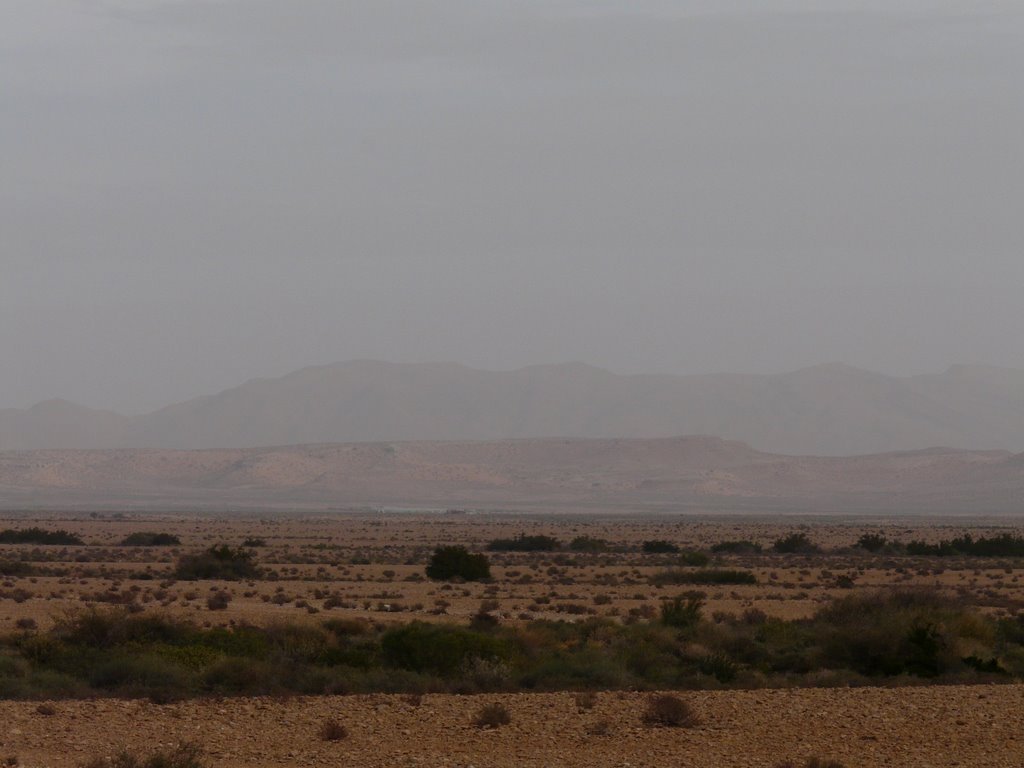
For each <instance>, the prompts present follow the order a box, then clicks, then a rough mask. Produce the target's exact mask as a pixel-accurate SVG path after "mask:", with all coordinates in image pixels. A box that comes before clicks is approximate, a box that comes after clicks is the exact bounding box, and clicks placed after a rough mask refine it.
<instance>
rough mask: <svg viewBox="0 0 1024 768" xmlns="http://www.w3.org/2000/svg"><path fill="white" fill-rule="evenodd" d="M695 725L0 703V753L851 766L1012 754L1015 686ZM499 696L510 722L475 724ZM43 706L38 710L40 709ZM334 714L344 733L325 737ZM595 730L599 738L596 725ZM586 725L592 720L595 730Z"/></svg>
mask: <svg viewBox="0 0 1024 768" xmlns="http://www.w3.org/2000/svg"><path fill="white" fill-rule="evenodd" d="M684 696H685V698H686V699H687V700H688V701H689V702H691V703H692V705H693V706H694V708H695V709H696V710H697V711H698V713H699V715H700V717H701V718H702V720H703V724H702V725H701V726H699V727H696V728H693V729H680V728H651V727H647V726H644V725H643V724H642V722H641V713H642V711H643V709H644V706H645V702H646V698H647V695H646V694H639V693H628V694H618V693H604V694H599V696H598V698H597V702H596V704H595V705H594V706H593V708H592V709H586V710H581V709H580V708H579V707H578V706H577V703H576V702H575V700H574V697H573V695H572V694H523V695H503V696H474V697H460V696H451V695H443V696H442V695H437V696H425V697H423V698H422V700H421V701H419V702H417V701H415V700H410V699H409V698H408V697H404V696H385V695H374V696H354V697H326V698H293V699H286V700H279V699H267V698H238V699H228V700H218V701H214V700H205V701H189V702H182V703H174V704H169V705H156V704H151V703H149V702H145V701H118V700H99V701H88V702H85V701H83V702H70V701H61V702H53V703H52V707H53V709H54V710H55V711H54V712H53V714H41V713H40V712H39V711H38V708H39V704H38V702H11V701H5V702H0V759H4V758H6V759H7V760H8V761H9V762H7V763H6V764H10V765H22V766H31V767H35V766H40V767H41V766H76V765H80V764H81V763H83V762H84V761H85V760H87V759H88V758H91V757H94V756H96V755H106V754H112V753H113V752H115V751H116V750H117V749H118V748H119V747H122V746H126V747H129V748H131V749H138V750H151V749H155V748H168V747H172V746H173V745H174V744H176V743H178V742H180V741H193V742H197V743H199V744H201V745H202V747H203V749H204V752H205V757H204V761H205V763H206V764H207V765H209V766H217V767H224V768H228V767H231V768H234V767H236V766H237V767H239V768H240V767H241V766H293V765H294V766H338V765H357V766H360V768H375V767H377V766H379V767H380V768H385V767H387V768H392V767H393V766H423V767H427V766H451V767H452V768H455V767H456V766H457V767H458V768H468V766H477V768H484V767H485V766H495V767H497V766H509V767H512V766H515V767H516V768H519V767H525V766H536V767H537V768H541V766H544V767H547V766H567V767H571V766H581V767H582V766H586V767H587V768H600V767H601V766H608V767H609V768H612V767H613V766H614V767H616V768H625V767H626V766H631V767H632V768H641V767H643V766H647V767H648V768H654V767H655V766H693V768H702V767H705V766H706V767H707V768H725V767H728V766H737V767H739V766H750V767H751V768H756V767H759V766H764V767H765V768H770V767H771V766H775V765H777V764H779V763H780V762H782V761H786V760H792V761H794V763H797V764H800V765H802V764H803V761H805V760H806V759H807V758H810V757H812V756H819V757H823V758H831V759H834V760H838V761H839V762H840V763H842V765H843V766H845V768H856V767H858V766H864V767H867V766H872V767H874V766H893V767H896V766H906V767H907V768H910V767H913V768H921V767H922V766H929V767H933V766H934V767H936V768H937V767H938V766H959V767H963V768H966V767H969V766H992V767H993V768H995V767H996V766H1005V767H1006V768H1010V767H1012V768H1020V766H1022V765H1024V686H1020V685H1005V686H957V687H928V688H902V689H882V688H861V689H803V690H759V691H728V692H699V693H687V694H684ZM496 700H500V701H501V702H503V703H504V704H505V705H506V706H507V707H508V709H509V711H510V713H511V716H512V721H511V723H510V724H509V725H506V726H503V727H499V728H497V729H494V730H486V729H480V728H478V727H476V726H474V725H473V724H472V720H473V718H474V715H475V713H476V712H477V711H478V710H479V708H480V707H481V706H483V705H484V704H486V703H489V702H492V701H496ZM44 711H45V707H44ZM329 719H336V720H338V721H339V722H341V723H342V724H344V725H345V727H346V728H347V730H348V736H347V738H345V739H343V740H340V741H324V740H323V739H322V738H321V737H320V735H319V731H320V728H321V726H322V725H323V723H324V721H326V720H329ZM602 724H603V726H604V727H605V729H606V731H607V732H606V733H605V734H603V735H598V734H595V733H594V731H595V730H597V731H600V730H601V729H602V728H601V726H602ZM595 726H596V728H595Z"/></svg>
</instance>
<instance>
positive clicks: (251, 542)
mask: <svg viewBox="0 0 1024 768" xmlns="http://www.w3.org/2000/svg"><path fill="white" fill-rule="evenodd" d="M242 546H243V547H265V546H267V542H266V541H265V540H263V539H260V538H257V537H255V536H250V537H249V538H248V539H246V540H245V541H243V542H242Z"/></svg>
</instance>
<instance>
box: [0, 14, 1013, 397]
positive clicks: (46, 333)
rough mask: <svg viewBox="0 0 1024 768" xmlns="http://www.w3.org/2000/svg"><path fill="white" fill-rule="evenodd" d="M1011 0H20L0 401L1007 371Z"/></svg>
mask: <svg viewBox="0 0 1024 768" xmlns="http://www.w3.org/2000/svg"><path fill="white" fill-rule="evenodd" d="M1022 43H1024V4H1020V3H1016V2H1010V1H1009V0H979V2H974V3H970V4H964V5H962V6H961V5H956V4H949V3H944V2H938V1H937V0H893V1H892V2H882V1H881V0H816V1H814V2H811V0H673V1H669V0H639V1H638V2H627V0H596V1H591V2H584V1H583V0H561V1H555V2H552V1H551V0H544V1H543V2H542V1H541V0H520V1H519V2H507V3H479V2H472V1H471V0H422V1H421V2H416V3H411V2H406V3H403V2H398V0H372V1H371V0H362V1H359V2H353V1H342V0H293V2H289V3H287V4H282V3H280V2H274V0H244V2H243V0H90V2H76V1H75V0H8V2H5V3H3V4H2V6H0V67H2V68H3V71H4V84H3V86H2V88H0V108H2V112H0V114H2V117H0V152H2V153H3V156H4V175H3V182H2V184H0V261H2V264H0V266H2V278H0V354H2V355H3V367H2V371H3V373H2V375H0V408H5V407H18V408H21V407H26V406H30V405H32V404H34V403H37V402H40V401H44V400H47V399H50V398H63V399H67V400H71V401H74V402H78V403H82V404H84V405H88V406H92V407H99V408H110V409H113V410H116V411H118V412H121V413H142V412H147V411H150V410H153V409H155V408H158V407H160V406H163V405H166V404H169V403H174V402H180V401H184V400H188V399H190V398H193V397H196V396H199V395H205V394H210V393H214V392H218V391H220V390H223V389H225V388H229V387H232V386H235V385H237V384H240V383H241V382H243V381H246V380H248V379H252V378H258V377H276V376H281V375H283V374H287V373H289V372H291V371H293V370H296V369H299V368H303V367H306V366H310V365H319V364H325V363H330V362H333V361H344V360H351V359H359V358H369V359H384V360H392V361H398V362H425V361H435V360H452V361H458V362H460V363H463V364H466V365H470V366H472V367H477V368H483V369H489V370H508V369H514V368H518V367H522V366H526V365H532V364H544V363H559V362H565V361H573V360H579V361H583V362H586V363H588V364H592V365H595V366H598V367H601V368H605V369H608V370H611V371H614V372H618V373H672V374H694V373H715V372H724V371H729V372H743V373H780V372H784V371H791V370H796V369H799V368H804V367H808V366H812V365H816V364H820V363H825V362H830V361H841V362H843V363H846V364H849V365H852V366H856V367H860V368H865V369H868V370H872V371H878V372H881V373H886V374H891V375H900V376H903V375H909V374H916V373H928V372H939V371H943V370H945V369H946V368H948V367H949V366H950V365H951V364H958V363H964V364H984V365H995V366H1003V367H1009V368H1016V369H1024V344H1021V343H1020V329H1021V328H1024V302H1022V301H1021V300H1020V290H1021V287H1022V286H1024V258H1022V256H1024V216H1021V215H1020V211H1021V210H1024V148H1022V139H1021V137H1022V136H1024V96H1022V93H1021V89H1020V87H1019V82H1018V80H1019V77H1018V76H1017V75H1016V73H1019V72H1021V71H1024V44H1022Z"/></svg>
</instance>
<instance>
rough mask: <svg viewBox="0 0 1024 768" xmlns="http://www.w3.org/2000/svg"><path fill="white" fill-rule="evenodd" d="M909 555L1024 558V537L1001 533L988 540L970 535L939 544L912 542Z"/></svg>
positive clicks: (908, 549) (908, 550)
mask: <svg viewBox="0 0 1024 768" xmlns="http://www.w3.org/2000/svg"><path fill="white" fill-rule="evenodd" d="M907 554H908V555H927V556H938V557H949V556H956V555H967V556H970V557H1024V537H1022V536H1015V535H1013V534H1009V533H1000V534H998V535H996V536H991V537H988V538H986V537H984V536H982V537H981V538H978V539H975V538H974V537H973V536H971V535H970V534H969V533H968V534H965V535H963V536H960V537H958V538H955V539H948V540H946V539H944V540H942V541H940V542H939V543H938V544H926V543H925V542H923V541H911V542H910V543H908V544H907Z"/></svg>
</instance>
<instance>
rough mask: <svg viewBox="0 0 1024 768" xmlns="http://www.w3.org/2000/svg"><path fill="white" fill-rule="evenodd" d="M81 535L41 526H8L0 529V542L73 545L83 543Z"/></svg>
mask: <svg viewBox="0 0 1024 768" xmlns="http://www.w3.org/2000/svg"><path fill="white" fill-rule="evenodd" d="M84 543H85V542H84V541H82V539H81V537H79V536H78V535H76V534H74V533H69V532H68V531H65V530H63V529H62V530H58V531H47V530H45V529H43V528H38V527H32V528H8V529H6V530H3V531H0V544H42V545H60V544H63V545H67V546H75V545H79V544H84Z"/></svg>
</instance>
